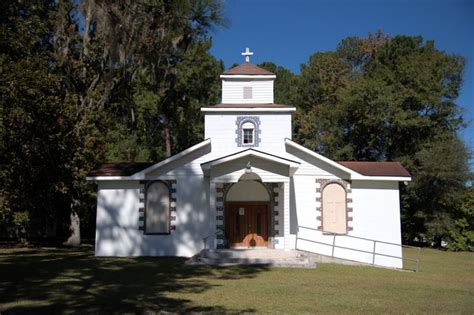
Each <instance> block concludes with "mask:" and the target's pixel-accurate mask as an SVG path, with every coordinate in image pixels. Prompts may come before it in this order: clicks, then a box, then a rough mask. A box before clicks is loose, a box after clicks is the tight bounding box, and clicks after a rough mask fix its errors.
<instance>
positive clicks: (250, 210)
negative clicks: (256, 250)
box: [225, 202, 270, 247]
mask: <svg viewBox="0 0 474 315" xmlns="http://www.w3.org/2000/svg"><path fill="white" fill-rule="evenodd" d="M269 212H270V207H269V204H268V203H242V202H235V203H234V202H228V203H226V212H225V228H226V236H227V240H228V242H229V247H262V246H264V247H267V246H268V235H269V223H270V222H269V221H270V220H269V219H270V213H269Z"/></svg>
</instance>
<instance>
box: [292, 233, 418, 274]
mask: <svg viewBox="0 0 474 315" xmlns="http://www.w3.org/2000/svg"><path fill="white" fill-rule="evenodd" d="M298 228H304V229H308V230H313V231H317V232H321V231H320V230H317V229H314V228H310V227H306V226H298ZM337 236H340V237H344V238H354V239H360V240H364V241H369V242H373V247H372V248H373V249H372V251H367V250H362V249H356V248H350V247H345V246H339V245H336V237H337ZM332 237H333V239H332V244H329V243H325V242H319V241H315V240H310V239H306V238H302V237H299V236H297V239H300V240H303V241H308V242H313V243H317V244H322V245H326V246H331V247H332V251H331V256H330V257H334V258H338V257H335V256H334V250H335V249H336V248H341V249H346V250H352V251H356V252H360V253H365V254H371V255H372V265H375V257H376V256H382V257H389V258H395V259H401V260H402V262H403V261H404V260H407V261H413V262H415V263H416V267H415V269H414V271H415V272H418V271H419V270H420V250H421V248H420V247H416V246H409V245H404V244H397V243H391V242H386V241H378V240H374V239H369V238H364V237H359V236H353V235H347V234H344V235H339V234H333V235H332ZM377 243H380V244H388V245H393V246H399V247H401V248H413V249H416V250H417V255H416V258H405V257H403V256H402V257H399V256H393V255H387V254H382V253H377V252H376V249H377ZM339 258H340V257H339ZM341 259H344V258H341Z"/></svg>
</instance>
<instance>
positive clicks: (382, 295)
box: [0, 248, 474, 314]
mask: <svg viewBox="0 0 474 315" xmlns="http://www.w3.org/2000/svg"><path fill="white" fill-rule="evenodd" d="M421 259H422V260H421V272H418V273H414V272H402V271H394V270H387V269H379V268H373V267H365V266H343V265H334V264H321V265H319V266H318V268H316V269H312V270H303V269H279V268H266V267H260V268H258V267H257V268H256V267H225V268H224V267H195V266H186V265H184V259H180V258H99V257H94V255H93V251H92V249H90V248H88V249H84V248H83V249H80V250H79V249H46V248H41V249H0V313H2V314H4V313H6V314H8V313H9V312H12V313H29V314H38V313H48V314H51V313H63V312H64V313H70V312H77V313H80V314H81V313H86V312H92V313H103V312H105V313H112V312H131V313H142V312H144V311H154V312H159V311H170V312H179V313H186V312H213V313H240V312H242V313H245V312H247V313H253V312H255V313H280V314H287V313H293V314H304V313H307V314H308V313H316V312H321V313H328V312H329V313H367V312H368V313H469V314H473V313H474V254H473V253H450V252H442V251H437V250H431V249H424V250H422V254H421Z"/></svg>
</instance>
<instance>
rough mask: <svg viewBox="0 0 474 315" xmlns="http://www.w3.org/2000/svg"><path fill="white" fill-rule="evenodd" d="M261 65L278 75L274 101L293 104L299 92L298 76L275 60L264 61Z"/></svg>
mask: <svg viewBox="0 0 474 315" xmlns="http://www.w3.org/2000/svg"><path fill="white" fill-rule="evenodd" d="M258 66H259V67H261V68H263V69H265V70H268V71H270V72H273V73H274V74H275V75H276V79H275V86H274V88H273V90H274V102H275V103H277V104H286V105H293V104H294V102H295V100H296V95H297V93H298V83H297V81H298V77H297V76H296V75H295V74H294V73H293V72H291V71H290V70H288V69H286V68H285V67H282V66H277V65H276V64H274V63H273V62H269V61H266V62H262V63H261V64H259V65H258Z"/></svg>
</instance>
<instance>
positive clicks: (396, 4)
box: [211, 0, 474, 169]
mask: <svg viewBox="0 0 474 315" xmlns="http://www.w3.org/2000/svg"><path fill="white" fill-rule="evenodd" d="M225 14H226V16H227V18H228V20H229V25H228V27H227V28H224V29H221V28H219V29H216V30H215V31H214V32H213V34H212V36H213V47H212V49H211V52H212V53H213V55H214V56H216V57H217V58H218V59H222V60H223V61H224V63H225V66H226V67H229V66H230V65H232V64H233V63H242V62H243V60H244V59H243V57H242V56H241V55H240V53H241V52H242V51H243V50H244V49H245V47H250V49H251V50H252V51H254V52H255V55H254V56H253V57H252V59H251V62H252V63H255V64H258V63H260V62H262V61H272V62H274V63H276V64H277V65H281V66H284V67H286V68H288V69H290V70H292V71H293V72H295V73H299V68H300V64H302V63H305V62H307V60H308V58H309V56H310V55H312V54H313V53H315V52H317V51H333V50H334V49H335V48H336V46H337V44H338V43H339V42H340V41H341V40H342V39H343V38H345V37H348V36H354V35H355V36H361V37H365V36H367V34H368V32H369V31H370V32H375V31H376V30H377V29H381V30H382V31H383V32H385V33H388V34H390V35H396V34H404V35H421V36H423V38H424V39H425V40H434V41H435V45H436V47H437V48H438V49H440V50H443V51H446V52H448V53H457V54H461V55H463V56H464V57H465V58H467V62H468V63H467V67H466V73H465V76H464V79H465V81H464V86H463V88H462V91H461V95H460V97H459V98H458V104H460V105H462V106H463V107H464V108H465V117H466V120H474V0H354V1H350V0H334V1H329V0H314V1H311V0H306V1H303V0H291V1H290V0H286V1H283V0H227V1H225ZM473 123H474V122H473ZM471 125H472V124H471ZM462 136H463V138H464V139H465V141H466V143H467V144H468V145H469V147H470V148H471V150H473V148H474V126H470V127H469V128H468V129H466V130H464V131H463V133H462ZM471 161H472V160H471ZM472 167H473V164H472V163H471V169H472Z"/></svg>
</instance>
